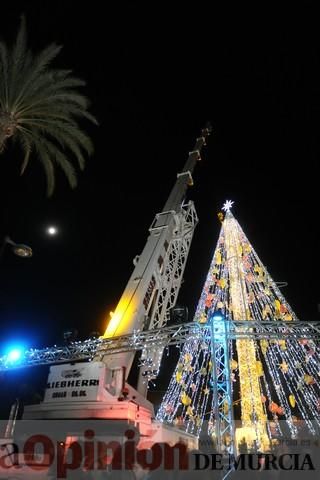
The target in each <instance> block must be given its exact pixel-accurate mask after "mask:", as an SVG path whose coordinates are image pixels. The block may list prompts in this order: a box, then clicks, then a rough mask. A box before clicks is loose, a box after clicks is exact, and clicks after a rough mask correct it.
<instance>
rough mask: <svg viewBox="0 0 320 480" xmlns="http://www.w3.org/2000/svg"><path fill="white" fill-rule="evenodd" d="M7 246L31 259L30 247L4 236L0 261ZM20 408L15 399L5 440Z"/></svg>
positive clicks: (14, 356) (19, 255) (14, 353)
mask: <svg viewBox="0 0 320 480" xmlns="http://www.w3.org/2000/svg"><path fill="white" fill-rule="evenodd" d="M7 245H10V247H11V250H12V252H13V253H14V254H15V255H17V256H18V257H22V258H30V257H32V248H31V247H29V246H28V245H24V244H22V243H16V242H14V241H13V240H11V238H10V237H8V236H5V237H4V239H3V242H2V245H1V246H0V260H1V258H2V256H3V254H4V251H5V248H6V246H7ZM16 355H17V352H16V351H15V350H14V351H13V352H12V353H11V356H12V360H14V358H16ZM20 406H21V403H20V400H19V399H18V398H17V399H16V401H15V402H14V403H13V405H12V407H11V410H10V415H9V419H8V423H7V427H6V431H5V434H4V438H5V439H8V438H12V436H13V431H14V427H15V423H16V420H17V417H18V413H19V409H20Z"/></svg>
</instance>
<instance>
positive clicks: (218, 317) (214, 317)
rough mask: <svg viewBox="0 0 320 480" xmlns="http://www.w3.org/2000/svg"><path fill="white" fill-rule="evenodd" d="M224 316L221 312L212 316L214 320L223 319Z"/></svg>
mask: <svg viewBox="0 0 320 480" xmlns="http://www.w3.org/2000/svg"><path fill="white" fill-rule="evenodd" d="M223 319H224V317H223V315H221V314H220V313H215V314H214V315H213V317H212V320H223Z"/></svg>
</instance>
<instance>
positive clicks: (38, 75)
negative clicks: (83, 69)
mask: <svg viewBox="0 0 320 480" xmlns="http://www.w3.org/2000/svg"><path fill="white" fill-rule="evenodd" d="M60 50H61V46H58V45H56V44H51V45H49V46H48V47H47V48H45V49H44V50H42V51H41V52H40V53H39V54H37V55H34V54H33V53H32V52H31V51H30V50H29V49H27V44H26V22H25V18H24V17H22V18H21V25H20V29H19V32H18V35H17V39H16V41H15V44H14V46H13V47H12V48H8V47H7V45H6V44H5V43H4V42H0V153H3V152H4V151H5V149H6V147H7V144H8V141H10V140H11V141H13V142H15V143H17V144H18V145H19V146H20V148H21V149H22V152H23V160H22V166H21V174H22V173H23V172H24V171H25V169H26V167H27V165H28V163H29V159H30V157H31V158H32V157H33V156H34V157H38V159H39V160H40V162H41V163H42V166H43V168H44V170H45V173H46V177H47V193H48V195H49V196H50V195H51V194H52V192H53V190H54V185H55V175H54V166H55V165H58V166H59V167H60V168H61V169H62V170H63V172H64V173H65V175H66V177H67V179H68V181H69V184H70V186H71V187H72V188H74V187H75V186H76V184H77V175H76V171H75V168H74V166H73V165H72V163H71V162H70V160H69V157H70V156H71V158H74V159H76V160H77V162H78V164H79V167H80V169H81V170H82V169H83V168H84V164H85V154H87V155H91V154H92V153H93V145H92V142H91V140H90V138H89V137H88V135H87V134H86V133H85V132H84V131H83V130H81V128H80V127H79V125H78V120H79V119H81V118H86V119H88V120H90V121H91V122H93V123H95V124H97V121H96V119H95V118H94V117H93V116H92V115H91V114H90V113H89V112H88V106H89V102H88V99H87V98H86V97H84V96H83V95H82V94H81V93H78V91H77V87H80V86H83V85H85V82H84V81H83V80H80V79H78V78H75V77H74V76H71V73H72V72H71V70H61V69H53V68H49V65H50V63H51V62H52V60H53V59H54V58H55V57H56V56H57V55H58V53H59V52H60Z"/></svg>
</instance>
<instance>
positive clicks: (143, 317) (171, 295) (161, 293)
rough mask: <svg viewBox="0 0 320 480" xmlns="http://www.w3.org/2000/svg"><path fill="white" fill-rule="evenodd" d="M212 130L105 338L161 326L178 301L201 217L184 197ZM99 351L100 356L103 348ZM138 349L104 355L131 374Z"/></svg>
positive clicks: (160, 218) (192, 155)
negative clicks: (193, 237) (184, 272)
mask: <svg viewBox="0 0 320 480" xmlns="http://www.w3.org/2000/svg"><path fill="white" fill-rule="evenodd" d="M210 132H211V127H210V125H206V127H205V128H204V129H202V130H201V135H200V137H199V138H197V140H196V143H195V145H194V148H193V150H192V151H191V152H189V156H188V159H187V161H186V163H185V165H184V167H183V169H182V171H181V172H180V173H178V174H177V180H176V182H175V185H174V186H173V188H172V191H171V193H170V195H169V197H168V200H167V201H166V203H165V205H164V208H163V209H162V211H161V212H160V213H158V214H157V215H156V216H155V218H154V221H153V222H152V224H151V226H150V228H149V236H148V239H147V242H146V245H145V247H144V249H143V251H142V253H141V255H140V256H139V257H138V258H137V259H136V262H135V268H134V270H133V272H132V275H131V277H130V279H129V281H128V283H127V286H126V288H125V290H124V292H123V294H122V296H121V298H120V300H119V303H118V305H117V307H116V310H115V312H114V314H113V316H112V318H111V320H110V322H109V324H108V326H107V329H106V331H105V334H104V338H112V337H114V336H119V335H128V334H130V333H132V332H133V331H141V330H148V329H153V328H160V327H162V326H164V325H165V324H166V323H167V320H168V317H169V312H170V309H171V308H172V307H173V306H174V305H175V303H176V299H177V296H178V292H179V289H180V286H181V281H182V275H183V271H184V267H185V264H186V260H187V256H188V253H189V248H190V244H191V240H192V236H193V231H194V228H195V226H196V224H197V221H198V218H197V215H196V211H195V209H194V206H193V203H192V202H189V203H186V204H185V203H184V199H185V196H186V192H187V189H188V186H190V185H192V184H193V179H192V174H193V171H194V168H195V165H196V163H197V161H199V160H200V159H201V156H200V154H201V150H202V147H203V146H204V145H205V144H206V139H207V137H208V135H209V134H210ZM97 353H98V357H99V359H100V358H101V356H100V354H99V349H98V351H97ZM134 355H135V354H134V352H126V353H121V354H115V355H112V356H106V357H103V361H104V362H105V364H106V366H107V368H108V369H110V370H112V371H116V370H118V371H119V374H120V372H123V371H124V370H125V377H126V378H127V376H128V374H129V372H130V369H131V366H132V362H133V359H134ZM150 355H151V354H150V351H146V352H143V354H142V371H141V375H142V376H143V375H145V372H147V371H149V370H148V367H147V366H146V368H144V363H146V359H148V362H147V363H148V365H149V366H150ZM161 355H162V354H161V351H160V352H153V362H152V363H153V364H154V366H153V369H152V371H153V372H154V373H155V372H156V371H157V370H158V367H159V361H160V360H161ZM155 363H156V365H155ZM150 378H151V377H150V375H149V379H150ZM145 383H146V382H145V380H141V381H140V387H139V388H138V390H139V391H141V393H143V390H145ZM143 385H144V386H143Z"/></svg>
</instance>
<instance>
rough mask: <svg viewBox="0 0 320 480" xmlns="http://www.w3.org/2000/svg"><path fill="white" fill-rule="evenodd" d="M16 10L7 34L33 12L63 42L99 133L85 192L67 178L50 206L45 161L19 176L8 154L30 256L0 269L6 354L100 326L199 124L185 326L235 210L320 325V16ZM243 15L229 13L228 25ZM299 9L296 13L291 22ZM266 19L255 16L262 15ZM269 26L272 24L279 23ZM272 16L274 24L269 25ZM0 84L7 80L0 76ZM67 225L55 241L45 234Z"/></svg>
mask: <svg viewBox="0 0 320 480" xmlns="http://www.w3.org/2000/svg"><path fill="white" fill-rule="evenodd" d="M109 3H111V2H90V4H86V5H85V6H83V7H81V6H80V5H79V4H78V3H75V2H57V1H55V2H45V1H30V2H19V1H18V2H13V3H12V4H10V7H9V4H7V5H5V6H4V7H2V9H1V17H0V36H1V38H2V39H4V40H5V41H7V42H12V41H13V39H14V38H15V35H16V31H17V29H18V26H19V17H20V14H21V13H23V12H24V13H25V14H26V19H27V28H28V32H29V45H30V46H31V48H32V50H34V51H39V50H41V49H42V48H44V47H45V46H46V45H47V44H48V43H51V42H57V43H58V44H62V45H63V46H64V48H63V50H62V52H61V54H60V55H59V56H58V57H57V59H56V60H55V61H54V63H53V66H55V67H58V68H71V69H73V71H74V74H75V75H76V76H78V77H80V78H83V79H84V80H86V82H87V86H86V87H84V88H83V89H82V92H83V93H84V94H86V95H87V96H88V97H89V98H90V100H91V102H92V106H91V109H90V110H91V112H92V113H93V114H94V115H95V116H96V117H97V119H98V121H99V124H100V126H99V127H95V126H93V125H91V124H89V123H85V122H84V123H83V124H82V126H83V128H85V129H86V130H87V132H88V133H89V134H90V136H91V137H92V139H93V142H94V145H95V154H94V156H93V157H92V158H90V159H89V160H88V162H87V167H86V169H85V171H84V172H83V173H79V185H78V187H77V189H76V190H74V191H72V190H70V189H69V187H68V185H67V182H66V180H65V179H64V177H63V174H60V173H59V174H58V175H57V185H56V191H55V193H54V195H53V197H52V198H50V199H48V198H46V195H45V178H44V174H43V172H42V167H41V165H40V163H39V162H38V161H37V159H34V161H32V162H30V165H29V167H28V169H27V170H26V173H25V174H24V175H23V176H22V177H20V176H19V162H20V156H19V153H18V152H16V151H15V150H12V149H10V148H8V149H7V151H6V152H5V154H4V155H2V156H1V157H0V168H1V170H0V172H1V175H0V182H1V185H0V195H1V198H0V215H1V217H0V232H1V235H2V238H3V236H4V235H9V236H10V237H11V238H12V239H13V240H14V241H16V242H18V243H20V242H21V243H25V244H28V245H30V246H32V248H33V252H34V255H33V257H32V258H31V259H20V258H18V257H15V256H14V255H13V254H12V253H11V252H10V250H9V249H7V250H6V252H5V254H4V256H3V258H2V260H1V264H0V322H1V337H0V349H1V351H3V349H4V348H6V346H7V345H8V344H9V343H12V342H20V343H22V344H25V345H26V346H27V347H31V346H35V347H41V346H48V345H53V344H54V343H61V342H62V335H63V331H64V330H65V329H68V328H71V327H73V328H77V329H78V331H79V338H80V339H81V338H86V337H87V336H88V335H89V333H90V332H92V331H96V330H98V331H100V332H101V333H102V332H103V331H104V328H105V326H106V319H107V318H108V313H109V311H110V310H113V309H114V308H115V306H116V303H117V300H118V299H119V297H120V296H121V293H122V291H123V289H124V287H125V285H126V282H127V280H128V279H129V276H130V274H131V271H132V269H133V264H132V260H133V258H134V257H135V256H136V255H137V254H139V253H140V252H141V251H142V249H143V247H144V244H145V241H146V238H147V235H148V228H149V226H150V224H151V222H152V220H153V218H154V215H155V214H156V213H157V212H159V211H161V209H162V208H163V206H164V203H165V201H166V199H167V196H168V194H169V192H170V189H171V187H172V186H173V184H174V181H175V178H176V174H177V173H178V172H179V171H180V169H181V168H182V167H183V165H184V162H185V160H186V158H187V155H188V152H189V151H190V150H191V149H192V147H193V145H194V142H195V139H196V137H197V136H198V135H199V134H200V130H201V128H202V127H203V126H204V125H205V123H206V122H207V121H208V120H210V121H211V122H212V125H213V128H214V134H213V135H212V136H211V137H210V139H209V142H208V146H207V148H205V149H204V151H203V155H202V158H203V161H202V162H201V163H199V165H198V166H197V169H196V171H195V174H194V180H195V185H194V187H192V189H190V190H189V199H192V200H194V202H195V205H196V209H197V212H198V216H199V219H200V222H199V225H198V226H197V229H196V233H195V237H194V241H193V243H192V247H191V251H190V256H189V259H188V264H187V268H186V271H185V281H184V284H183V287H182V289H181V294H180V297H179V303H181V304H182V305H187V306H188V308H189V311H190V317H189V319H190V320H192V313H193V311H194V309H195V307H196V302H197V299H198V297H199V295H200V292H201V288H202V284H203V282H204V280H205V277H206V273H207V270H208V268H209V262H210V260H211V257H212V254H213V251H214V248H215V244H216V241H217V238H218V234H219V228H220V224H219V221H218V219H217V213H218V212H219V211H220V209H221V206H222V204H223V202H224V201H225V200H226V199H232V200H234V201H235V205H234V208H233V213H234V215H235V216H236V218H237V219H238V220H239V222H240V224H241V226H242V228H243V229H244V231H245V233H246V234H247V236H248V238H249V240H250V241H251V242H252V244H253V245H254V248H255V249H256V251H257V252H258V255H259V256H260V258H261V259H262V261H263V262H264V264H265V265H266V266H267V268H268V270H269V272H270V274H271V275H272V276H273V278H274V279H275V280H276V281H286V282H288V286H287V287H285V288H284V289H283V290H282V291H283V294H284V295H285V296H286V298H287V300H288V301H289V303H290V304H291V305H292V307H293V308H294V310H295V311H296V313H297V315H298V316H299V318H301V319H302V320H319V319H320V318H319V313H318V309H317V305H318V303H320V297H319V292H318V270H319V248H318V234H317V228H318V203H319V201H318V192H319V185H320V183H319V173H318V164H319V154H320V143H319V139H320V122H319V116H320V37H319V32H318V27H317V26H316V24H315V23H313V21H312V17H313V12H312V11H310V10H307V9H306V10H305V11H304V12H299V11H295V12H293V11H290V12H289V13H290V19H289V16H287V17H286V16H284V17H283V19H280V18H277V17H276V16H275V15H272V12H271V11H270V12H264V13H263V14H262V12H258V11H256V12H252V11H251V12H249V10H248V12H246V11H245V10H241V11H240V10H239V11H232V12H230V10H232V9H231V6H229V9H228V8H226V9H225V11H222V9H220V7H219V8H218V6H217V5H218V2H216V3H213V12H212V13H210V14H209V12H208V11H207V9H206V8H205V6H203V7H200V5H198V7H197V8H195V7H194V8H191V7H190V8H189V10H188V7H186V5H185V4H181V8H180V9H178V8H177V10H176V11H175V10H174V9H172V7H170V8H169V7H166V6H163V4H161V5H160V4H158V6H153V7H151V4H145V5H148V7H146V6H142V4H141V3H139V4H138V2H130V3H129V2H128V3H125V2H113V3H114V4H116V5H113V6H112V7H111V6H110V5H109ZM231 13H232V14H231ZM287 13H288V12H287ZM252 14H253V15H254V16H256V19H255V21H251V20H250V18H251V15H252ZM269 16H270V20H269ZM272 19H273V20H272ZM0 81H1V79H0ZM50 224H55V225H56V226H57V227H58V228H59V231H60V233H59V235H58V236H56V237H48V236H47V235H46V234H45V228H46V227H47V226H48V225H50Z"/></svg>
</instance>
